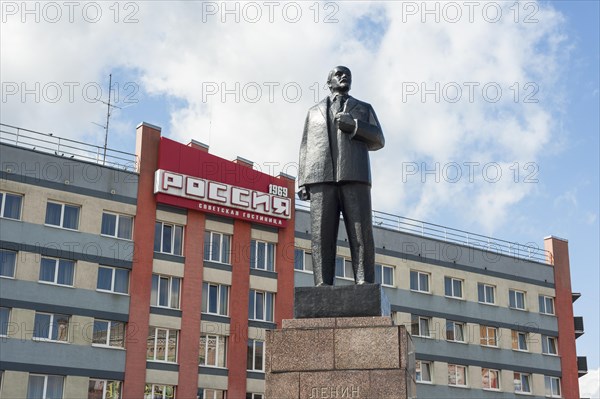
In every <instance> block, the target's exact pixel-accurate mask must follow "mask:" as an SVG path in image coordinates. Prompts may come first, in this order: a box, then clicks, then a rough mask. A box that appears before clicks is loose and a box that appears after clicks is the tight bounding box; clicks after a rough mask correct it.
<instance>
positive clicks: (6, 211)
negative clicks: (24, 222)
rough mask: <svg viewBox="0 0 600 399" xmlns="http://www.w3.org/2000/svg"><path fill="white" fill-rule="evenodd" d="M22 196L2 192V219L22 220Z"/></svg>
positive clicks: (0, 205) (0, 213)
mask: <svg viewBox="0 0 600 399" xmlns="http://www.w3.org/2000/svg"><path fill="white" fill-rule="evenodd" d="M22 202H23V196H22V195H16V194H11V193H4V192H0V217H3V218H6V219H15V220H21V203H22Z"/></svg>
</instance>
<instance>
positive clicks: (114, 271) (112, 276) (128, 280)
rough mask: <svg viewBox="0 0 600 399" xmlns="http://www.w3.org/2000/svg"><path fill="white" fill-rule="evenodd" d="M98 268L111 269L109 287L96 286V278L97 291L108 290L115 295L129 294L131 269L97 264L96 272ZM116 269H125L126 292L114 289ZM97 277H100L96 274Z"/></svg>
mask: <svg viewBox="0 0 600 399" xmlns="http://www.w3.org/2000/svg"><path fill="white" fill-rule="evenodd" d="M100 269H107V270H108V269H110V270H111V279H110V289H108V290H105V289H104V288H98V281H97V280H96V291H99V292H110V293H111V294H117V295H129V289H130V288H131V287H130V284H131V271H130V270H128V269H125V268H121V267H112V266H105V265H99V266H98V274H99V273H100ZM117 270H125V271H127V292H117V291H115V279H116V278H117V273H116V271H117ZM98 278H100V277H99V276H98Z"/></svg>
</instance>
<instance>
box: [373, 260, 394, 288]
mask: <svg viewBox="0 0 600 399" xmlns="http://www.w3.org/2000/svg"><path fill="white" fill-rule="evenodd" d="M375 284H381V285H386V286H388V287H393V286H394V267H393V266H386V265H375Z"/></svg>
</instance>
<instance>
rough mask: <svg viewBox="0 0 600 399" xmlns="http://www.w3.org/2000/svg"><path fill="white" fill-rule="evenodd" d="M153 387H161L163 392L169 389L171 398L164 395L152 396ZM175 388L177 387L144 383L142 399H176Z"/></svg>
mask: <svg viewBox="0 0 600 399" xmlns="http://www.w3.org/2000/svg"><path fill="white" fill-rule="evenodd" d="M154 387H162V389H163V392H165V391H166V390H167V388H171V391H172V392H173V396H171V397H168V396H165V395H161V396H160V397H159V396H154ZM147 388H150V389H149V390H148V389H147ZM176 388H177V387H176V386H175V385H167V384H149V383H146V385H145V386H144V399H163V398H168V399H175V398H176V397H177V393H176Z"/></svg>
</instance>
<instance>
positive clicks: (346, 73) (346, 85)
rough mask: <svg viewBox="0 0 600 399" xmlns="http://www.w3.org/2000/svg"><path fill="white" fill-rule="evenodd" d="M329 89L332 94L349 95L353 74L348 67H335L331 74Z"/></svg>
mask: <svg viewBox="0 0 600 399" xmlns="http://www.w3.org/2000/svg"><path fill="white" fill-rule="evenodd" d="M330 76H331V78H330V80H329V89H330V90H331V91H332V92H338V93H347V92H349V91H350V87H351V86H352V73H351V72H350V70H349V69H348V68H346V67H335V68H334V69H333V70H332V71H331V72H330Z"/></svg>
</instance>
